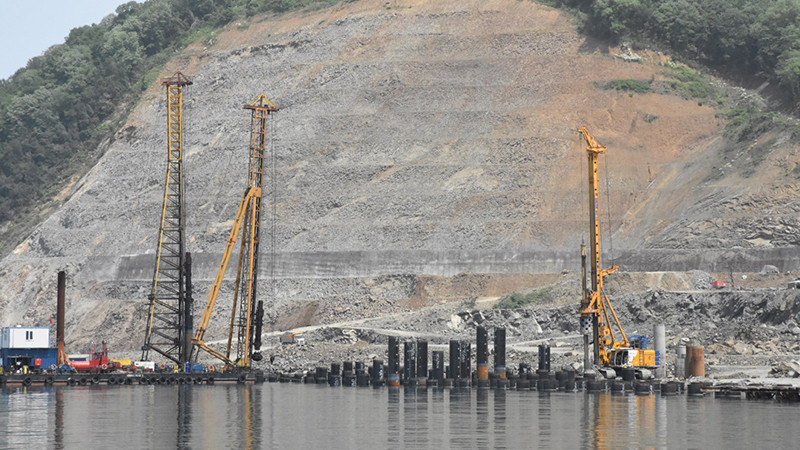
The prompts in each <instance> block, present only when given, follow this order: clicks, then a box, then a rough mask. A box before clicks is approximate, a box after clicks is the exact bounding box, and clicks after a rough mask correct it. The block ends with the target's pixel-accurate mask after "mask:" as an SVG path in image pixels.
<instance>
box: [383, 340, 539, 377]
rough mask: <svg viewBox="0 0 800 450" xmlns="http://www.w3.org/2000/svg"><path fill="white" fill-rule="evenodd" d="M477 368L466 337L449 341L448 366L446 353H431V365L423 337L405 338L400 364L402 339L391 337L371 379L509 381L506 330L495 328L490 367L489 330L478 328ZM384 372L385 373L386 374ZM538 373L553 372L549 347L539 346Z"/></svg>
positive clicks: (526, 366)
mask: <svg viewBox="0 0 800 450" xmlns="http://www.w3.org/2000/svg"><path fill="white" fill-rule="evenodd" d="M476 344H477V348H476V353H475V356H476V359H477V361H476V369H477V370H476V371H475V372H473V370H472V344H471V343H470V342H469V341H465V340H451V341H450V342H449V357H450V359H449V365H447V366H445V365H444V361H445V359H444V352H443V351H433V352H431V366H430V368H429V366H428V342H427V341H424V340H417V341H406V342H403V346H402V349H403V351H402V361H403V365H402V366H401V365H400V361H401V353H400V349H401V347H400V338H398V337H395V336H390V337H389V345H388V358H387V359H388V361H387V365H386V367H385V368H384V366H383V361H380V360H376V361H373V368H372V374H371V375H372V376H371V381H372V384H373V385H382V384H384V382H385V384H386V385H388V386H401V385H404V386H440V387H450V386H457V387H469V386H472V385H477V386H478V387H485V388H488V387H490V385H491V386H493V385H499V386H503V385H504V384H507V382H508V380H507V369H506V329H505V328H495V329H494V368H493V370H492V371H490V370H489V369H490V367H489V354H490V352H489V333H488V331H487V329H486V328H485V327H481V326H479V327H477V339H476ZM526 370H530V365H528V364H521V365H520V372H524V371H526ZM384 372H385V373H384ZM537 373H538V374H540V375H541V374H549V373H550V347H549V346H546V345H542V346H539V368H538V370H537Z"/></svg>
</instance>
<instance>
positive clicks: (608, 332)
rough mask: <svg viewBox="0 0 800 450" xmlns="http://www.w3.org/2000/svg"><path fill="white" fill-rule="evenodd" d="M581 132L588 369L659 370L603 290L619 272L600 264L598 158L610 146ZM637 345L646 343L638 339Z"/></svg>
mask: <svg viewBox="0 0 800 450" xmlns="http://www.w3.org/2000/svg"><path fill="white" fill-rule="evenodd" d="M578 133H580V134H581V135H582V136H583V139H584V140H585V141H586V145H587V147H586V154H587V157H588V162H589V165H588V168H589V238H590V251H591V255H590V257H591V263H590V266H591V274H590V277H589V280H590V281H591V285H588V284H587V276H586V275H587V274H586V245H585V244H581V271H582V274H583V277H582V287H583V299H582V300H581V306H580V310H579V313H580V322H581V331H582V333H583V347H584V357H583V358H584V370H588V369H589V368H590V367H591V366H592V364H591V361H594V364H597V365H599V366H602V367H608V368H613V369H615V370H617V369H622V368H630V367H633V368H640V369H641V368H655V366H656V352H655V351H654V350H647V349H645V348H642V347H644V346H646V345H638V344H637V345H632V342H631V340H629V339H628V337H627V336H626V335H625V331H624V330H623V329H622V325H621V324H620V322H619V318H618V317H617V314H616V313H615V312H614V307H613V306H611V302H610V301H609V300H608V296H607V295H606V294H605V291H604V290H603V282H604V280H605V278H606V276H608V275H609V274H611V273H614V272H616V271H617V270H619V267H618V266H617V265H616V264H614V265H612V266H611V267H609V268H607V269H603V268H602V265H601V263H600V220H599V215H600V214H599V213H600V207H599V199H600V188H599V181H598V172H597V166H598V162H597V159H598V156H599V155H600V154H602V153H605V152H606V149H607V147H606V146H604V145H600V144H599V143H598V142H597V141H596V140H595V139H594V137H592V135H591V134H589V130H587V129H586V127H581V128H579V129H578ZM612 319H613V323H614V324H615V325H616V328H617V330H618V331H619V334H620V339H617V337H616V336H615V334H614V330H613V329H612V327H611V325H612ZM590 337H591V339H592V343H593V359H592V360H590V359H589V339H590ZM636 341H637V342H643V340H641V339H637V340H636Z"/></svg>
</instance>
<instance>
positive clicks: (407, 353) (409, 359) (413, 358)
mask: <svg viewBox="0 0 800 450" xmlns="http://www.w3.org/2000/svg"><path fill="white" fill-rule="evenodd" d="M416 366H417V355H416V348H415V346H414V343H413V342H408V341H407V342H404V343H403V384H404V385H406V386H413V385H415V384H416V382H417V380H416V375H417V367H416Z"/></svg>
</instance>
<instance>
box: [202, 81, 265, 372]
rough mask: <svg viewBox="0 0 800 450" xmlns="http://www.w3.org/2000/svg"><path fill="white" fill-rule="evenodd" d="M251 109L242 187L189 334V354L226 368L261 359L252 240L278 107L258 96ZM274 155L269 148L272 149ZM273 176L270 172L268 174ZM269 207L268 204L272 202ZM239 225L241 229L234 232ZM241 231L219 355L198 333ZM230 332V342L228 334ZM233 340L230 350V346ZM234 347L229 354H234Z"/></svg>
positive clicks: (255, 240)
mask: <svg viewBox="0 0 800 450" xmlns="http://www.w3.org/2000/svg"><path fill="white" fill-rule="evenodd" d="M245 109H249V110H251V111H252V127H251V128H252V130H251V134H250V170H249V171H250V174H249V181H248V185H247V189H246V190H245V192H244V195H243V196H242V201H241V202H240V203H239V209H238V211H237V212H236V219H235V220H234V223H233V229H231V234H230V236H229V237H228V243H227V245H226V247H225V253H224V254H223V256H222V262H221V263H220V265H219V269H218V270H217V276H216V278H215V279H214V284H213V285H212V287H211V293H210V294H209V297H208V302H207V303H206V309H205V311H204V313H203V318H202V320H201V321H200V325H199V326H198V327H197V332H196V333H195V336H194V339H193V340H192V342H193V343H194V348H195V353H194V358H195V359H196V358H197V354H198V353H199V351H197V350H199V349H202V350H204V351H206V352H208V353H209V354H211V355H212V356H214V357H216V358H218V359H220V360H221V361H223V362H224V363H225V365H226V367H227V368H236V367H238V368H249V367H250V365H251V361H259V360H260V359H261V353H259V350H260V349H261V326H262V323H263V317H264V306H263V301H261V300H258V301H257V300H256V287H257V286H256V285H257V283H256V282H257V275H258V256H259V255H258V244H259V240H260V229H261V195H262V188H263V184H264V151H265V148H266V138H267V116H268V115H269V114H270V113H273V112H275V111H278V108H276V107H275V106H274V105H273V104H272V102H270V101H269V99H267V97H265V96H264V95H261V96H259V97H258V98H257V99H256V100H255V101H254V102H253V103H250V104H249V105H245ZM273 158H274V150H273ZM273 176H274V174H273ZM273 208H274V205H273ZM240 229H241V232H240ZM239 234H241V238H242V239H241V248H240V252H239V264H238V269H237V271H236V283H235V289H234V295H233V307H232V308H231V320H230V327H229V331H228V345H227V350H226V352H225V353H224V354H223V353H222V352H220V351H217V350H216V349H214V348H212V347H210V346H209V345H208V344H206V343H205V341H204V340H203V339H204V336H205V332H206V330H207V329H208V325H209V323H210V321H211V313H212V311H213V310H214V304H215V303H216V301H217V296H218V295H219V291H220V287H221V286H222V282H223V278H224V276H225V272H226V270H227V267H228V261H229V260H230V258H231V255H232V253H233V249H234V247H235V246H236V243H237V242H238V237H239ZM234 334H235V335H236V342H235V343H234V341H233V338H234ZM234 345H235V347H236V348H235V349H234V348H233V347H234ZM234 350H235V353H234Z"/></svg>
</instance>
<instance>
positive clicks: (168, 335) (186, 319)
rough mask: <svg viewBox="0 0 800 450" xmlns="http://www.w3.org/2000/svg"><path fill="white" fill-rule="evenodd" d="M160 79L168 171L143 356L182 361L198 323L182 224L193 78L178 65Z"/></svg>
mask: <svg viewBox="0 0 800 450" xmlns="http://www.w3.org/2000/svg"><path fill="white" fill-rule="evenodd" d="M161 84H162V85H164V86H165V87H166V91H167V173H166V180H165V182H164V197H163V203H162V207H161V225H160V227H159V232H158V250H157V252H156V264H155V270H154V271H153V284H152V289H151V291H150V295H149V296H148V297H149V300H150V308H149V314H148V316H147V328H146V333H145V339H144V345H143V346H142V360H144V361H147V360H149V358H150V350H154V351H155V352H157V353H160V354H161V355H163V356H164V357H166V358H168V359H170V360H172V361H174V362H176V363H179V364H182V363H185V362H187V361H188V360H189V355H190V352H191V345H190V344H191V342H190V340H189V337H190V336H191V333H192V329H193V325H192V306H191V295H187V292H188V291H190V290H191V289H190V288H189V289H187V286H186V270H187V269H186V254H185V248H184V224H183V87H184V86H188V85H191V84H192V82H191V81H190V80H189V79H188V78H186V76H185V75H183V74H182V73H181V72H180V71H178V72H176V73H175V75H173V76H172V77H170V78H168V79H166V80H164V82H163V83H161Z"/></svg>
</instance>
